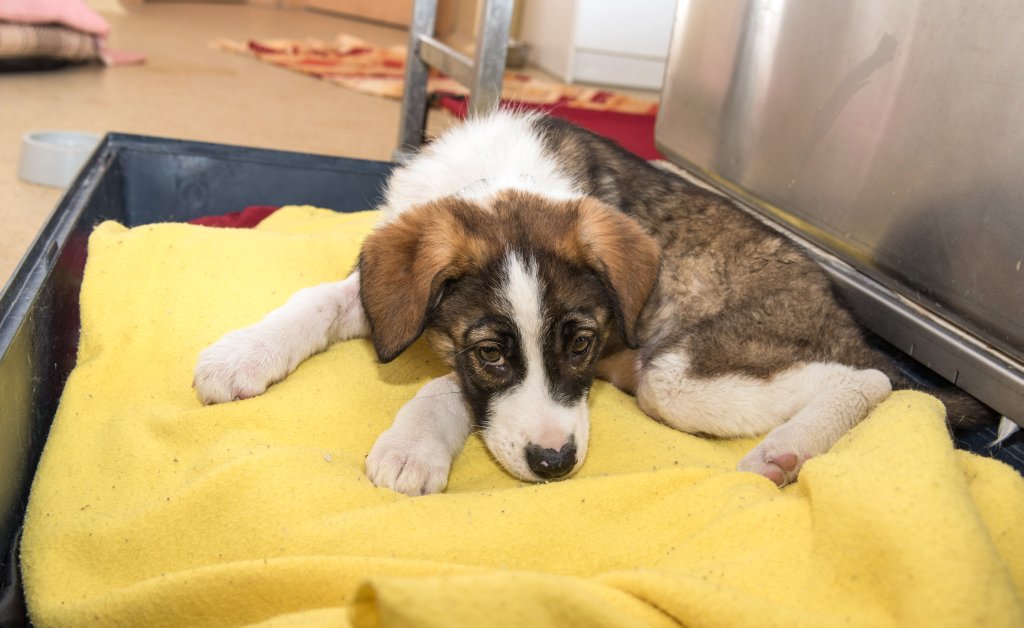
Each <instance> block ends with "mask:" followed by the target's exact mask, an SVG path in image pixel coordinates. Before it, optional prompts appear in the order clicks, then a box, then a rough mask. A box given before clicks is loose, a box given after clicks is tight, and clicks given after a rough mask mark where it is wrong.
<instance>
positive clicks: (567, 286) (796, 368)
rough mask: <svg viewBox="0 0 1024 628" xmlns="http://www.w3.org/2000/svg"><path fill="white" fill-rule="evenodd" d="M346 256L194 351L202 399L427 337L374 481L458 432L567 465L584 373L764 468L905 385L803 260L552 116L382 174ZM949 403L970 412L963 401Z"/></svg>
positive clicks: (770, 470) (780, 466)
mask: <svg viewBox="0 0 1024 628" xmlns="http://www.w3.org/2000/svg"><path fill="white" fill-rule="evenodd" d="M381 209H382V213H383V220H382V223H381V225H380V226H379V227H378V228H377V230H376V231H375V232H374V233H372V234H371V235H370V236H369V237H368V238H367V239H366V241H365V242H364V244H363V248H362V252H361V255H360V260H359V266H358V269H357V270H356V271H355V272H353V273H352V275H350V276H349V277H348V278H347V279H345V280H344V281H341V282H337V283H331V284H323V285H321V286H316V287H313V288H307V289H305V290H302V291H300V292H299V293H297V294H296V295H294V296H293V297H292V298H291V299H290V300H289V301H288V303H286V304H285V305H283V306H282V307H280V308H278V309H277V310H275V311H274V312H271V313H270V314H268V315H267V316H266V317H265V318H264V319H263V320H261V321H260V322H259V323H257V324H255V325H253V326H251V327H247V328H245V329H241V330H237V331H234V332H231V333H229V334H227V335H226V336H224V337H223V338H221V340H219V341H218V342H217V343H215V344H214V345H212V346H211V347H209V348H207V349H206V350H204V351H203V352H202V354H201V355H200V358H199V363H198V365H197V367H196V373H195V386H196V389H197V391H198V393H199V396H200V398H201V399H202V400H203V401H204V402H206V403H218V402H226V401H231V400H233V399H239V398H246V397H251V396H253V395H257V394H260V393H261V392H263V391H264V390H265V389H266V387H267V386H269V385H270V384H273V383H274V382H277V381H279V380H281V379H282V378H284V377H285V376H286V375H287V374H288V373H290V372H291V371H292V370H294V369H295V368H296V367H297V366H298V365H299V363H301V362H302V361H303V360H305V359H306V358H307V357H309V356H311V355H313V354H314V353H317V352H319V351H322V350H323V349H325V348H326V347H327V346H328V345H329V344H331V343H333V342H338V341H341V340H346V339H349V338H354V337H367V336H369V337H370V338H372V340H373V343H374V347H375V348H376V351H377V354H378V356H379V357H380V359H381V360H382V361H385V362H386V361H389V360H392V359H394V358H395V357H396V356H398V355H399V354H400V353H401V352H402V351H403V350H405V349H406V348H407V347H408V346H409V345H410V344H412V343H413V342H414V341H415V340H416V339H417V338H418V337H420V336H421V335H423V334H426V336H427V337H428V339H429V340H430V342H431V343H432V345H433V347H434V348H435V350H436V351H437V352H438V353H439V354H440V355H441V356H442V357H443V358H444V360H445V361H446V362H447V364H448V365H449V366H450V367H451V368H452V373H451V374H450V375H448V376H445V377H442V378H439V379H437V380H434V381H432V382H430V383H428V384H427V385H426V386H424V388H423V389H422V390H421V391H420V392H419V393H418V394H417V395H416V397H415V398H414V399H413V400H412V401H410V402H409V403H407V404H406V405H405V406H403V408H402V409H401V410H400V411H399V413H398V415H397V416H396V418H395V421H394V423H393V425H392V426H391V428H389V429H388V430H387V431H385V432H384V433H383V434H382V435H381V436H380V438H379V439H378V441H377V443H376V444H375V445H374V447H373V449H372V450H371V451H370V453H369V455H368V457H367V475H368V476H369V477H370V478H371V479H372V480H373V482H374V483H376V484H377V485H378V486H386V487H389V488H392V489H395V490H398V491H401V492H403V493H407V494H410V495H419V494H425V493H432V492H437V491H440V490H442V489H443V488H444V487H445V486H446V484H447V478H448V472H449V469H450V467H451V462H452V459H453V458H454V456H455V455H456V454H457V453H458V451H459V450H460V449H461V448H462V446H463V444H464V442H465V440H466V438H467V437H468V435H469V433H470V432H471V430H472V429H474V427H475V428H476V429H479V430H480V432H481V434H482V436H483V439H484V441H485V443H486V444H487V446H488V448H489V449H490V451H491V453H492V454H493V455H494V457H495V458H496V459H497V460H498V461H499V462H500V463H501V465H502V466H503V467H504V468H505V469H506V470H507V471H509V472H510V473H512V474H513V475H515V476H517V477H519V478H522V479H525V480H529V481H544V480H552V479H557V478H562V477H566V476H568V475H570V474H571V473H572V472H573V471H575V470H576V469H578V468H579V466H580V465H581V464H583V461H584V459H585V457H586V453H587V444H588V437H589V415H588V409H587V398H588V393H589V390H590V387H591V384H592V382H593V379H594V377H595V376H598V377H602V378H604V379H607V380H609V381H611V382H613V383H614V384H615V385H616V386H618V387H620V388H622V389H623V390H626V391H628V392H630V393H633V394H635V395H636V397H637V400H638V402H639V404H640V407H641V408H642V409H643V410H644V411H645V412H646V413H647V414H648V415H650V416H652V417H653V418H655V419H657V420H659V421H662V422H664V423H666V424H668V425H671V426H673V427H675V428H677V429H680V430H684V431H687V432H693V433H702V434H710V435H715V436H720V437H736V436H750V435H755V434H764V433H767V436H766V437H765V439H764V440H763V441H762V442H761V443H760V444H759V445H758V446H757V447H755V448H754V450H753V451H751V452H750V453H749V454H748V455H747V456H746V457H744V458H743V460H741V461H740V463H739V469H740V470H745V471H752V472H755V473H760V474H762V475H764V476H766V477H768V478H770V479H771V480H773V481H774V482H775V483H777V484H779V485H782V484H785V483H787V482H790V481H793V480H794V479H796V477H797V474H798V472H799V470H800V467H801V465H802V464H803V463H804V461H806V460H807V459H808V458H810V457H812V456H815V455H818V454H821V453H824V452H825V451H827V450H828V449H829V448H830V447H831V446H832V444H833V443H835V441H837V440H838V439H839V438H840V437H841V436H842V435H843V434H844V433H846V431H848V430H849V429H850V428H851V427H852V426H854V425H855V424H856V423H858V422H859V421H860V420H861V419H863V418H864V417H865V416H866V415H867V413H868V412H869V411H870V410H871V408H872V407H874V405H875V404H877V403H878V402H880V401H881V400H883V399H884V398H885V397H886V396H887V395H888V394H889V392H890V390H891V388H892V382H896V383H897V384H903V383H905V380H903V379H902V378H901V377H900V376H899V374H898V372H897V371H896V370H895V369H894V368H893V367H892V365H891V364H890V363H889V361H888V360H887V359H886V358H885V357H884V356H883V355H882V354H880V353H878V352H876V351H875V350H873V349H872V348H870V347H869V346H868V344H867V343H866V342H865V340H864V337H863V334H862V332H861V330H860V329H859V327H858V326H857V325H856V323H855V322H854V320H853V318H852V317H851V316H850V314H849V313H848V312H847V310H846V309H844V308H843V307H842V306H841V305H840V304H839V303H838V302H837V300H836V298H835V296H834V295H833V292H832V289H831V286H830V285H829V283H828V281H827V280H826V278H825V276H824V275H823V273H822V272H821V270H820V269H819V268H818V267H817V266H816V265H815V264H814V263H813V262H812V261H811V260H810V259H809V258H807V257H806V256H805V255H804V254H803V253H802V252H800V251H799V250H798V249H797V248H796V247H795V246H794V245H793V244H791V243H790V242H789V241H788V240H786V239H785V238H783V237H781V236H780V235H778V234H777V233H775V232H773V231H772V230H770V229H768V228H767V227H765V226H763V225H762V224H761V223H759V222H757V221H756V220H754V219H752V218H751V217H749V216H747V215H746V214H745V213H743V212H742V211H740V210H738V209H737V208H736V207H734V206H733V205H731V204H730V203H729V202H728V201H726V200H724V199H723V198H721V197H719V196H717V195H715V194H713V193H710V192H707V191H705V190H702V189H700V188H698V187H696V186H694V185H692V184H690V183H688V182H686V181H684V180H682V179H680V178H678V177H676V176H674V175H672V174H670V173H667V172H664V171H662V170H659V169H657V168H654V167H652V166H650V165H649V164H647V163H646V162H644V161H642V160H640V159H638V158H636V157H634V156H633V155H631V154H629V153H627V152H625V151H623V150H622V149H620V148H618V147H617V146H615V145H614V144H612V143H610V142H608V141H606V140H604V139H602V138H599V137H597V136H595V135H592V134H590V133H588V132H586V131H583V130H581V129H578V128H575V127H573V126H571V125H568V124H566V123H564V122H560V121H558V120H555V119H552V118H545V117H539V116H535V115H523V114H515V113H508V112H497V113H494V114H492V115H490V116H486V117H483V118H480V119H476V120H472V121H470V122H468V123H466V124H464V125H462V126H461V127H459V128H457V129H455V130H453V131H451V132H449V133H448V134H446V135H445V136H443V137H441V138H439V139H438V140H436V141H435V142H434V143H432V144H431V145H430V146H428V147H427V148H426V149H425V150H424V151H423V152H422V153H421V154H420V155H418V156H417V157H416V158H415V159H414V160H412V161H411V162H410V163H409V164H408V165H406V166H404V167H402V168H399V169H398V170H396V171H395V172H394V174H393V175H392V177H391V179H390V181H389V184H388V189H387V193H386V198H385V202H384V204H383V206H382V207H381ZM950 399H951V400H953V401H962V402H963V403H962V407H963V408H964V409H963V410H957V414H956V417H957V419H960V418H963V416H964V415H967V414H972V415H974V414H982V413H983V412H984V410H983V409H982V408H980V407H979V406H978V404H976V403H974V404H972V403H970V400H969V399H967V400H964V399H963V398H962V397H957V396H953V397H950Z"/></svg>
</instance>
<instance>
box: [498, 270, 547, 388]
mask: <svg viewBox="0 0 1024 628" xmlns="http://www.w3.org/2000/svg"><path fill="white" fill-rule="evenodd" d="M505 275H506V277H507V283H506V284H505V295H504V296H505V300H506V305H507V306H508V308H509V313H510V314H511V315H512V321H513V322H514V323H515V325H516V329H517V330H518V331H519V342H520V345H521V346H520V351H522V354H523V359H524V360H525V362H526V381H529V380H531V378H532V379H536V378H537V377H539V378H540V381H539V383H540V384H541V385H543V384H545V383H546V382H545V381H544V380H546V379H547V378H546V377H545V376H544V353H543V351H544V350H543V347H542V346H541V338H542V337H543V328H544V312H543V310H542V306H541V301H542V296H541V290H542V286H541V283H540V279H539V278H538V277H537V262H536V261H535V260H533V259H531V260H529V261H526V260H523V259H522V258H521V257H520V256H519V255H518V254H516V253H510V254H509V255H508V257H506V258H505ZM531 376H532V377H531ZM524 383H525V382H524Z"/></svg>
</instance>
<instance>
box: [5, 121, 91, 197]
mask: <svg viewBox="0 0 1024 628" xmlns="http://www.w3.org/2000/svg"><path fill="white" fill-rule="evenodd" d="M99 142H100V136H99V135H95V134H93V133H82V132H80V131H32V132H30V133H26V134H25V135H24V136H23V137H22V138H21V159H20V160H19V161H18V176H19V177H21V178H22V179H24V180H26V181H28V182H30V183H38V184H39V185H48V186H51V187H55V188H66V187H67V186H68V185H69V184H70V183H71V181H72V179H74V178H75V175H77V174H78V171H79V170H81V168H82V164H84V163H85V160H86V159H88V158H89V155H91V154H92V151H93V150H94V149H95V148H96V145H97V144H99Z"/></svg>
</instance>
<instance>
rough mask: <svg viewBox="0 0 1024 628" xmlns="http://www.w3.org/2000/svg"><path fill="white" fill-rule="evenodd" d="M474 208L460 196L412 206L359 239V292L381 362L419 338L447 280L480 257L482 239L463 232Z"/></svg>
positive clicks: (393, 356) (394, 355)
mask: <svg viewBox="0 0 1024 628" xmlns="http://www.w3.org/2000/svg"><path fill="white" fill-rule="evenodd" d="M474 210H476V211H477V212H478V211H479V210H478V209H477V208H476V207H475V206H473V205H471V204H470V203H467V202H466V201H462V200H459V199H444V200H442V201H437V202H434V203H430V204H427V205H421V206H418V207H414V208H412V209H409V210H407V211H405V212H403V213H402V214H400V215H399V216H398V217H397V218H396V219H394V220H393V221H392V222H390V223H387V224H385V225H383V226H381V227H379V228H378V229H377V230H376V231H374V232H373V233H371V234H370V235H369V236H368V237H367V238H366V240H365V241H364V242H363V247H362V251H361V253H360V255H359V276H360V279H359V283H360V285H359V292H360V295H361V299H362V302H363V310H364V311H365V312H366V317H367V319H368V320H369V322H370V335H371V337H372V339H373V346H374V349H376V351H377V357H378V358H380V361H381V362H390V361H391V360H394V359H395V358H396V357H398V355H399V354H400V353H402V351H405V349H406V348H407V347H408V346H409V345H411V344H412V343H413V342H415V341H416V339H417V338H419V337H420V335H421V334H422V333H423V330H424V328H425V327H426V325H427V321H428V318H429V315H430V312H431V310H432V309H433V308H434V307H435V306H436V305H437V303H438V301H439V299H440V297H441V290H442V288H443V287H444V285H445V283H446V282H448V281H449V280H453V279H457V278H458V277H459V276H461V275H462V274H463V273H465V271H466V268H467V267H468V265H469V264H471V263H474V262H479V261H480V260H479V258H480V257H481V256H482V254H483V250H482V247H481V246H480V243H478V242H474V241H473V239H471V238H470V237H469V236H467V235H466V233H467V229H466V224H465V223H466V220H468V219H469V215H470V212H474Z"/></svg>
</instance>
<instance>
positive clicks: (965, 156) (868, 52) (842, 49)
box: [656, 0, 1024, 422]
mask: <svg viewBox="0 0 1024 628" xmlns="http://www.w3.org/2000/svg"><path fill="white" fill-rule="evenodd" d="M1022 33H1024V5H1022V4H1021V3H1019V2H1011V1H1007V0H980V1H975V2H971V1H967V0H962V1H953V0H946V1H934V0H933V1H930V2H924V1H923V0H908V1H905V2H881V1H874V2H872V1H868V0H861V1H848V2H839V1H829V2H823V1H820V0H746V1H742V0H726V1H716V2H711V1H700V0H693V1H687V0H682V1H681V2H679V5H678V9H677V14H676V17H675V24H674V32H673V40H672V48H671V53H670V58H669V67H668V70H667V72H666V80H665V89H664V92H663V98H662V101H663V104H662V109H661V112H660V114H659V117H658V123H657V131H656V134H657V140H658V146H659V147H660V148H661V149H662V151H663V152H665V153H666V154H668V155H670V156H672V157H673V158H674V159H675V160H676V161H678V162H679V163H680V164H682V165H684V166H685V167H688V168H690V169H691V170H693V171H695V172H697V173H698V174H700V175H701V176H702V177H704V178H706V179H707V180H709V181H712V182H713V183H714V184H715V185H716V186H717V187H718V188H720V189H724V190H726V191H727V192H729V193H730V194H731V195H733V196H735V197H737V198H739V199H741V200H743V201H746V202H747V203H748V204H749V205H750V206H751V207H753V208H754V209H755V210H756V211H758V212H760V213H762V214H763V215H765V216H768V217H770V218H771V219H772V220H774V221H776V222H778V223H781V224H783V225H785V226H786V227H787V228H789V229H792V230H793V231H795V232H796V233H798V234H800V235H801V236H803V237H805V238H807V239H808V240H810V241H811V242H813V243H815V244H816V245H818V246H820V247H822V248H823V249H825V250H826V251H827V252H828V253H830V254H832V255H835V256H837V257H838V258H839V259H841V260H843V261H845V262H847V263H848V264H850V265H852V266H853V267H854V268H855V269H856V270H857V271H859V273H861V274H860V275H859V277H858V279H857V280H856V281H855V282H852V283H851V282H849V281H847V282H846V290H845V292H846V293H847V294H848V295H849V296H850V297H851V298H852V299H853V300H854V301H855V302H854V306H855V309H857V310H858V313H859V314H860V315H861V317H862V319H863V321H864V322H865V324H867V325H868V326H869V327H872V328H873V329H875V331H877V332H878V333H880V334H881V335H882V336H883V337H886V338H887V339H888V340H890V341H891V342H893V343H894V344H896V345H897V346H899V347H900V348H902V349H903V350H905V351H912V352H914V354H915V356H927V357H926V359H925V361H927V362H930V366H932V367H933V368H935V369H936V370H938V371H939V372H941V373H942V374H943V375H944V376H946V377H947V378H949V379H951V380H956V381H957V383H958V384H961V385H962V386H963V387H964V388H965V389H967V390H969V391H970V392H972V393H974V394H975V395H976V396H978V397H979V398H981V399H982V400H983V401H986V402H987V403H989V404H990V405H993V407H995V408H996V409H998V410H1000V411H1002V412H1005V413H1007V414H1008V415H1009V416H1011V417H1012V418H1015V419H1016V420H1017V421H1018V422H1021V421H1024V365H1022V362H1024V268H1022V266H1024V176H1022V174H1024V64H1022V63H1021V62H1020V60H1021V59H1024V37H1022V36H1021V34H1022ZM876 282H877V283H876ZM855 284H859V286H860V287H857V286H856V285H855ZM869 293H875V295H876V296H875V297H871V296H869ZM878 295H882V297H878ZM883 297H884V298H883ZM880 298H881V299H882V300H884V301H887V303H885V304H882V301H880V300H879V299H880ZM893 304H895V305H893ZM936 330H939V331H938V332H936ZM981 364H984V365H985V366H984V367H982V366H980V365H981ZM992 365H998V367H997V368H994V367H993V366H992ZM1000 391H1001V392H1000Z"/></svg>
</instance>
